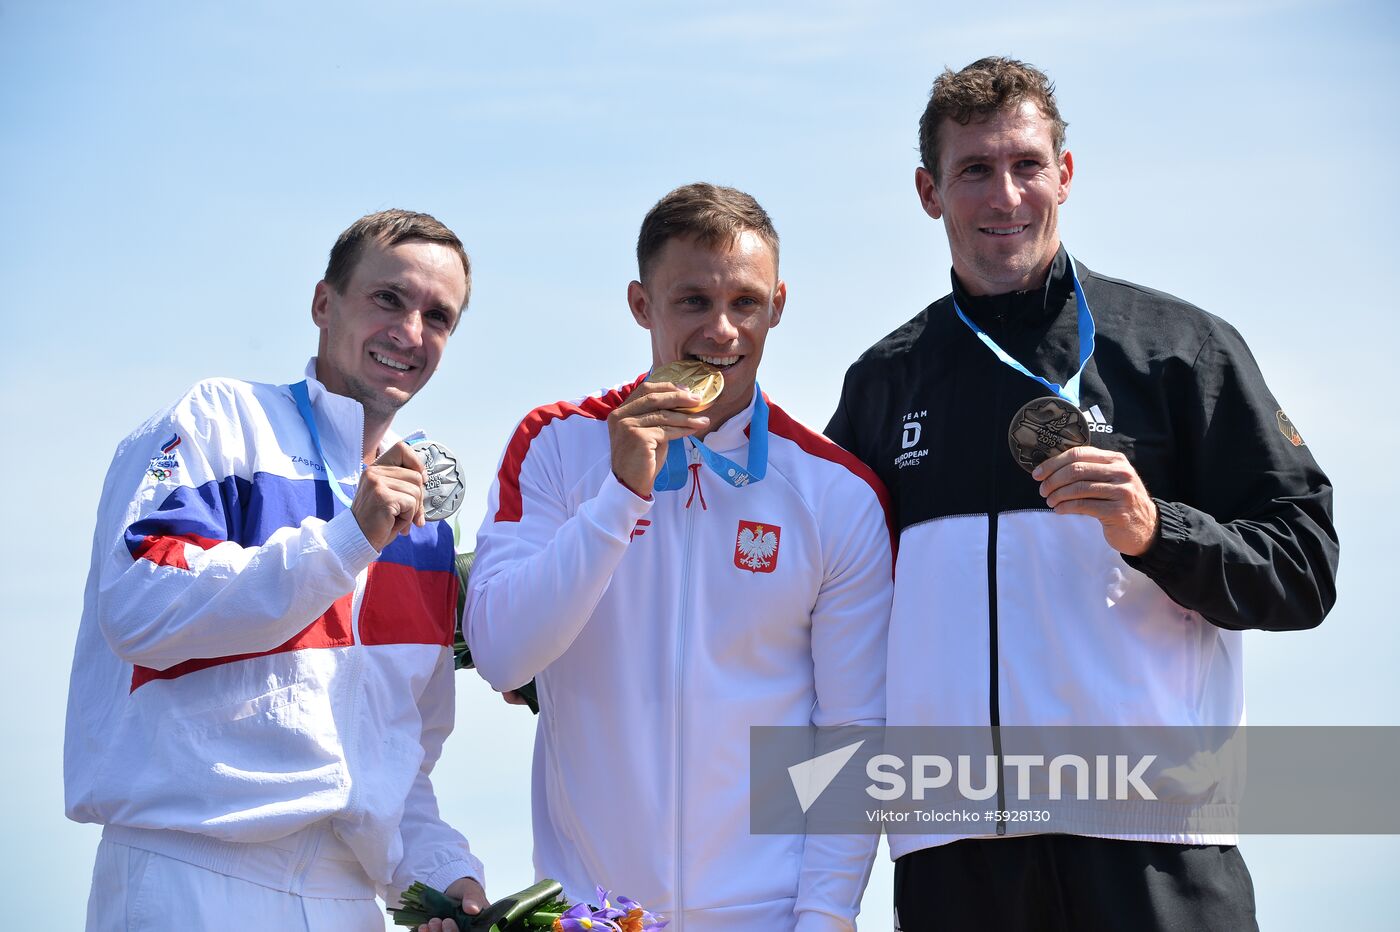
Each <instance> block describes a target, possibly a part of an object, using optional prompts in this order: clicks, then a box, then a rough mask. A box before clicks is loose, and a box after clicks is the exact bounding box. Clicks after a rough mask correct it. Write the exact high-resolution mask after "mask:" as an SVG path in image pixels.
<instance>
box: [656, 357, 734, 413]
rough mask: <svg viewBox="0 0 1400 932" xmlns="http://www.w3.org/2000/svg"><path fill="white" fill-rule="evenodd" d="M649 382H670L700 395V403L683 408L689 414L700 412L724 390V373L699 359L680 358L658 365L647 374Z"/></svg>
mask: <svg viewBox="0 0 1400 932" xmlns="http://www.w3.org/2000/svg"><path fill="white" fill-rule="evenodd" d="M647 381H648V382H670V383H672V384H673V385H677V386H679V387H681V388H684V389H686V390H687V391H690V392H694V393H695V394H697V395H699V396H700V399H701V401H700V404H698V405H696V406H695V407H693V408H681V409H680V410H682V411H684V412H686V413H687V414H699V413H700V412H701V411H704V410H705V409H706V408H708V407H709V406H710V405H712V404H714V403H715V399H716V398H718V397H719V396H720V392H722V391H724V373H723V372H720V371H719V370H718V369H716V368H715V367H714V366H712V365H710V364H709V363H707V362H701V361H700V360H698V359H679V360H677V361H676V362H668V363H666V364H665V365H663V366H657V367H656V368H655V369H653V370H651V375H649V376H647Z"/></svg>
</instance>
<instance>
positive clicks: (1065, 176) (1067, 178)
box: [1059, 150, 1074, 204]
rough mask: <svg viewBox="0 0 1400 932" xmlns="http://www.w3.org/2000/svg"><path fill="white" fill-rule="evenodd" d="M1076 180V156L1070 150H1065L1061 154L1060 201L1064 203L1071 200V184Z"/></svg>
mask: <svg viewBox="0 0 1400 932" xmlns="http://www.w3.org/2000/svg"><path fill="white" fill-rule="evenodd" d="M1073 180H1074V156H1073V155H1071V154H1070V152H1069V150H1065V153H1064V155H1061V156H1060V198H1059V203H1061V204H1063V203H1064V202H1065V201H1067V200H1069V185H1070V182H1071V181H1073Z"/></svg>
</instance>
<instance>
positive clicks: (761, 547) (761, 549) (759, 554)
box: [734, 521, 783, 573]
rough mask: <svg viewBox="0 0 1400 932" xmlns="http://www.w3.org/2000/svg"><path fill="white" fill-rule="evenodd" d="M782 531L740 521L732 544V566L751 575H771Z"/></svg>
mask: <svg viewBox="0 0 1400 932" xmlns="http://www.w3.org/2000/svg"><path fill="white" fill-rule="evenodd" d="M782 533H783V529H782V528H780V527H778V526H777V525H765V524H760V523H758V522H756V521H740V522H739V536H738V538H737V539H736V540H735V542H734V565H735V566H737V567H739V569H741V570H748V571H749V572H751V573H771V572H773V568H774V567H775V566H777V565H778V541H779V538H780V537H781V536H782Z"/></svg>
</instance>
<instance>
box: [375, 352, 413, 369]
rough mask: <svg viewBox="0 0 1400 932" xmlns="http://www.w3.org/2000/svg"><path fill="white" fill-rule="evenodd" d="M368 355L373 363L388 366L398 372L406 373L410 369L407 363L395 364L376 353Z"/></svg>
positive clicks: (386, 357)
mask: <svg viewBox="0 0 1400 932" xmlns="http://www.w3.org/2000/svg"><path fill="white" fill-rule="evenodd" d="M370 355H371V356H373V357H374V361H375V362H378V363H383V364H384V365H386V366H388V367H389V368H390V369H397V370H399V371H400V372H407V371H408V370H409V369H410V368H412V367H411V366H409V365H408V364H407V363H402V362H395V361H394V360H392V359H390V358H389V357H388V356H380V355H379V354H378V353H370Z"/></svg>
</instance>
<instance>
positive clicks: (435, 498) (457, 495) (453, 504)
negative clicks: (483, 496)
mask: <svg viewBox="0 0 1400 932" xmlns="http://www.w3.org/2000/svg"><path fill="white" fill-rule="evenodd" d="M410 447H411V449H412V450H413V452H414V453H417V454H418V458H419V459H420V460H422V461H423V468H424V470H426V471H427V473H428V478H427V481H425V482H424V483H423V514H424V516H425V517H427V519H428V520H429V521H441V520H442V519H443V518H450V517H452V516H453V515H454V514H456V513H457V509H458V508H460V507H461V506H462V497H463V495H464V494H465V492H466V489H465V487H464V486H463V485H462V475H461V473H460V472H459V471H458V469H457V457H455V456H453V455H452V451H450V450H448V449H447V447H445V446H443V445H442V444H440V443H437V442H435V441H432V440H419V441H417V442H416V443H413V444H411V445H410Z"/></svg>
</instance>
